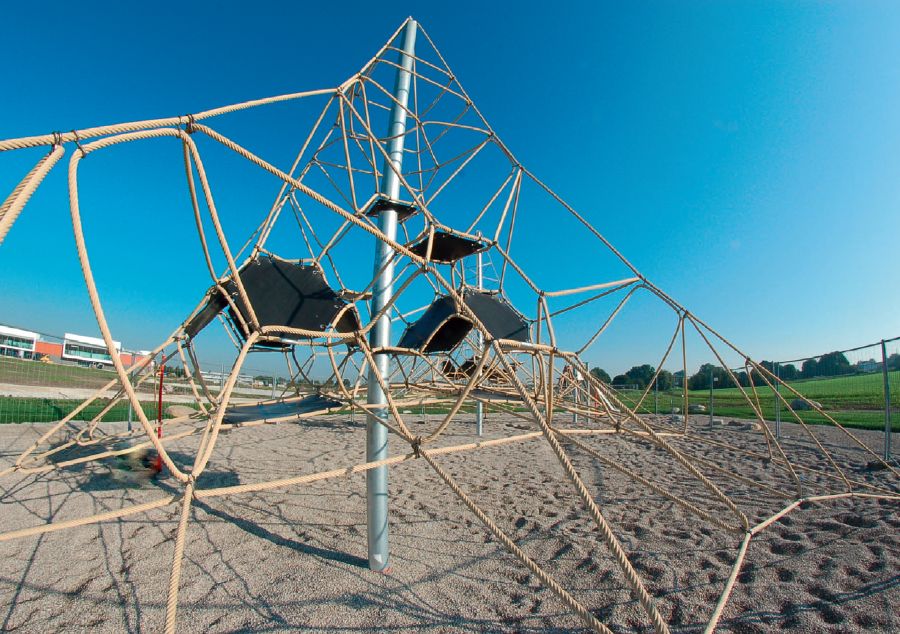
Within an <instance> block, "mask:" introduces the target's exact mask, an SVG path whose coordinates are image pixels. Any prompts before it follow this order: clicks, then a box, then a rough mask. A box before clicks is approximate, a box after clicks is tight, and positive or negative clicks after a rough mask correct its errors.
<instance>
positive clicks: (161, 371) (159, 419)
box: [154, 361, 166, 473]
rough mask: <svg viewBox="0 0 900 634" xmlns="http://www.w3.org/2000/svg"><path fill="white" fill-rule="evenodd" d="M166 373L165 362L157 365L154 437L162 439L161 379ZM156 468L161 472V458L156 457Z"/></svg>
mask: <svg viewBox="0 0 900 634" xmlns="http://www.w3.org/2000/svg"><path fill="white" fill-rule="evenodd" d="M165 372H166V362H165V361H162V362H161V363H160V364H159V399H158V401H157V403H156V437H157V438H162V415H163V409H162V407H163V378H164V377H165ZM154 466H155V467H156V471H157V473H158V472H160V471H162V456H160V455H157V456H156V462H155V464H154Z"/></svg>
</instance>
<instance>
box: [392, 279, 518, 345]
mask: <svg viewBox="0 0 900 634" xmlns="http://www.w3.org/2000/svg"><path fill="white" fill-rule="evenodd" d="M463 300H464V301H465V303H466V305H467V306H468V307H469V308H470V309H471V310H472V312H473V313H475V316H476V317H478V319H479V320H480V321H481V323H483V324H484V327H485V328H487V330H488V332H489V333H490V334H491V336H492V337H494V338H495V339H512V340H514V341H522V342H528V341H531V335H530V332H529V329H528V322H527V321H526V320H525V318H524V317H523V316H522V315H521V314H520V313H519V312H518V311H517V310H516V309H515V308H513V307H512V305H511V304H510V303H509V302H507V301H506V300H505V299H503V298H502V297H499V296H497V295H492V294H490V293H483V292H478V291H466V292H465V293H464V294H463ZM470 330H472V322H470V321H469V320H468V319H466V318H465V317H463V316H462V315H460V314H459V313H458V312H457V310H456V304H455V302H454V301H453V298H452V297H450V296H448V295H444V296H442V297H439V298H438V299H437V300H435V301H434V303H432V304H431V306H429V307H428V309H427V310H426V311H425V314H423V315H422V316H421V317H420V318H419V319H418V320H417V321H416V322H414V323H412V324H410V325H409V326H408V327H407V328H406V330H405V331H404V333H403V336H402V337H401V338H400V343H399V344H398V345H399V347H401V348H413V349H415V350H419V351H421V352H424V353H431V352H447V351H449V350H453V349H454V348H455V347H456V346H458V345H459V344H460V343H462V341H463V340H464V339H465V338H466V335H468V334H469V331H470Z"/></svg>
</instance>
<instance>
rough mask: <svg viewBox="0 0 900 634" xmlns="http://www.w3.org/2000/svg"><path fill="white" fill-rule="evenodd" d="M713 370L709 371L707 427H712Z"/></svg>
mask: <svg viewBox="0 0 900 634" xmlns="http://www.w3.org/2000/svg"><path fill="white" fill-rule="evenodd" d="M712 391H713V371H712V370H710V371H709V428H710V429H712V428H713V393H712Z"/></svg>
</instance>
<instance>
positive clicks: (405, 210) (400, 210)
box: [366, 198, 419, 223]
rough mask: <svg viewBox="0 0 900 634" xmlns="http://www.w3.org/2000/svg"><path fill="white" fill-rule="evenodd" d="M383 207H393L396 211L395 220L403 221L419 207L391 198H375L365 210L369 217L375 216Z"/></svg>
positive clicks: (416, 211)
mask: <svg viewBox="0 0 900 634" xmlns="http://www.w3.org/2000/svg"><path fill="white" fill-rule="evenodd" d="M385 209H393V210H394V211H396V212H397V222H399V223H403V222H405V221H406V219H407V218H409V217H410V216H413V215H415V214H417V213H418V212H419V208H418V207H416V206H415V205H411V204H409V203H404V202H400V201H399V200H391V199H390V198H377V199H376V200H375V202H374V203H372V206H371V207H369V209H368V211H366V215H367V216H369V217H373V218H374V217H377V216H378V215H380V214H381V212H382V211H384V210H385Z"/></svg>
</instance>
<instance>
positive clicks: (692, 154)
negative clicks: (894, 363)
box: [0, 1, 900, 373]
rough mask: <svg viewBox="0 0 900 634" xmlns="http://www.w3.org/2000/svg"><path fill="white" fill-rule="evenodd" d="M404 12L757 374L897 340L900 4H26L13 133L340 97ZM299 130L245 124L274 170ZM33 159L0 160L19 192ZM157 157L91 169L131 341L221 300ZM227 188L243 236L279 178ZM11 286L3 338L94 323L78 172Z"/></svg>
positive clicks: (6, 263)
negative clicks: (77, 229) (243, 103)
mask: <svg viewBox="0 0 900 634" xmlns="http://www.w3.org/2000/svg"><path fill="white" fill-rule="evenodd" d="M410 14H412V15H413V16H414V17H415V18H416V19H418V20H419V21H420V22H421V23H422V24H423V26H424V27H425V28H426V29H427V31H428V33H429V34H430V35H431V37H432V38H433V39H434V40H435V42H436V44H437V45H438V47H439V48H440V49H441V51H442V53H443V54H444V56H445V57H446V59H447V61H448V62H449V64H450V65H451V67H452V68H453V69H454V70H455V71H456V73H457V75H458V76H459V77H460V80H461V81H462V83H463V85H464V86H465V87H466V89H467V90H468V92H469V93H470V95H471V96H472V98H473V99H474V100H475V101H476V103H477V104H478V106H479V108H480V109H481V111H482V112H483V113H484V114H485V116H486V117H487V118H488V119H489V120H490V121H491V123H492V125H493V127H494V129H495V130H496V131H497V132H498V134H499V135H500V136H501V137H502V138H503V139H504V140H505V142H506V143H507V145H508V146H509V147H511V148H512V150H513V151H514V152H515V153H516V154H517V156H518V158H519V159H520V160H521V161H522V162H523V163H524V164H525V165H526V166H527V167H528V168H529V169H531V170H532V171H533V172H534V173H536V174H537V175H539V176H540V177H541V178H542V179H543V180H544V181H545V182H547V183H548V184H549V185H550V186H551V187H553V188H554V189H555V190H556V191H557V192H559V193H560V194H561V195H563V197H564V198H566V199H567V200H568V201H569V202H570V203H572V204H573V205H574V206H575V207H576V208H577V209H579V210H582V211H583V212H584V213H585V214H586V215H587V216H588V217H589V218H590V220H591V221H592V222H593V223H594V224H595V225H596V226H598V227H599V228H600V229H601V231H603V232H604V234H605V235H606V236H607V237H608V238H609V239H610V240H611V241H612V242H613V244H615V245H616V246H617V247H618V248H620V250H621V251H623V253H624V254H625V255H626V256H627V257H628V258H629V259H630V260H631V261H632V262H633V263H634V264H635V265H636V266H637V267H638V268H639V269H641V271H642V272H643V273H644V274H645V275H647V277H648V278H649V279H651V280H653V281H654V282H655V283H657V284H658V285H659V286H661V287H662V288H663V289H665V290H666V291H667V292H668V293H669V294H671V295H672V296H673V297H675V298H676V299H678V300H679V301H680V302H682V303H683V304H685V305H686V306H687V307H688V308H689V309H690V310H692V312H694V313H695V314H697V315H699V316H700V317H702V318H703V319H705V320H706V321H708V322H709V323H711V324H712V325H714V326H715V327H717V328H718V329H719V330H720V331H721V332H723V333H724V334H726V335H727V336H729V337H731V338H732V339H733V340H734V341H736V342H737V343H738V344H739V345H741V346H742V347H743V348H744V349H745V350H746V351H748V352H749V353H750V354H751V355H752V356H754V357H755V358H767V359H769V358H776V359H784V358H794V357H798V356H803V355H806V354H812V353H818V352H824V351H827V350H830V349H835V348H842V347H849V346H854V345H859V344H861V343H866V342H869V341H874V340H877V339H880V338H882V337H889V336H894V335H897V334H900V293H898V292H897V290H896V281H897V275H898V271H900V266H898V265H900V249H898V240H900V178H898V175H900V107H898V105H900V5H898V4H897V3H893V2H864V3H860V2H828V3H824V2H823V3H813V2H782V1H777V2H764V1H754V2H649V3H648V2H629V3H595V2H590V3H588V2H585V3H551V4H548V3H545V2H542V3H534V4H533V5H531V4H530V3H521V2H519V3H508V4H499V3H498V4H493V3H466V2H453V3H434V5H428V6H419V5H417V4H414V3H397V2H380V3H370V2H365V3H357V4H355V5H354V3H342V4H337V5H333V6H328V5H327V4H326V3H303V4H302V5H301V3H288V2H284V3H267V2H257V3H238V2H208V3H194V2H184V3H177V4H170V5H159V6H154V7H152V8H151V7H149V6H145V7H144V8H137V7H129V6H128V5H127V4H123V3H102V4H101V3H93V2H82V3H63V2H58V3H43V4H40V5H39V4H37V3H32V4H28V3H10V4H7V5H6V6H4V9H3V17H4V25H5V28H4V38H3V40H2V44H0V47H2V53H3V54H2V55H0V77H3V78H4V83H5V85H4V98H3V99H2V100H0V138H9V137H16V136H23V135H27V134H38V133H46V132H50V131H53V130H70V129H72V128H78V127H87V126H91V125H96V124H101V123H111V122H118V121H126V120H133V119H141V118H148V117H156V116H168V115H176V114H183V113H187V112H195V111H199V110H203V109H206V108H210V107H214V106H218V105H223V104H227V103H232V102H235V101H239V100H245V99H250V98H256V97H262V96H268V95H274V94H279V93H286V92H293V91H297V90H304V89H309V88H317V87H332V86H335V85H337V84H338V83H340V82H341V81H342V80H343V79H345V78H346V77H348V76H349V75H350V74H352V73H353V72H354V71H355V70H357V69H358V68H359V67H360V66H361V65H362V64H363V63H364V62H366V61H367V60H368V59H369V58H370V57H371V55H372V54H373V53H374V52H375V51H376V50H377V48H378V47H379V46H380V45H381V44H382V43H383V41H384V40H385V39H386V38H387V37H388V35H389V34H390V33H392V32H393V30H394V29H395V28H396V27H397V26H398V25H399V23H400V22H401V21H402V20H403V19H404V18H405V17H406V16H407V15H410ZM308 123H309V122H308V121H303V120H300V121H297V122H296V127H295V129H288V130H283V131H281V132H275V131H273V130H270V129H268V128H265V126H260V130H259V134H258V135H254V129H253V128H249V129H244V130H242V131H241V133H242V135H243V136H242V138H251V137H252V138H253V139H254V145H253V147H254V149H256V150H258V151H259V152H260V153H261V154H264V155H266V154H267V152H269V155H271V153H276V154H277V153H278V152H280V151H281V149H280V148H281V147H282V145H283V140H284V135H286V134H290V135H292V137H295V138H296V145H295V146H293V148H294V149H295V148H296V147H297V146H299V143H300V140H301V137H300V134H301V132H302V130H303V128H304V125H308ZM288 145H289V146H290V144H288ZM42 152H43V150H39V151H35V152H32V153H31V154H28V153H25V155H23V156H21V157H15V156H12V155H11V154H9V153H5V154H3V155H0V188H2V192H3V193H2V195H3V196H4V197H5V196H6V194H7V193H8V192H9V190H10V189H11V188H12V187H13V185H14V184H15V182H17V180H18V178H20V177H21V175H22V174H24V172H25V171H26V170H27V169H28V167H29V162H33V161H34V160H35V159H36V158H37V157H38V156H40V154H41V153H42ZM161 154H162V153H161ZM288 154H289V153H288ZM124 156H125V155H123V157H124ZM150 156H151V158H153V159H156V158H159V160H150V161H144V162H141V161H138V160H137V159H134V161H133V162H129V160H131V159H128V158H127V157H126V158H123V159H122V160H119V161H116V160H113V159H105V160H104V161H100V160H98V161H97V162H96V165H97V167H96V168H93V166H92V169H96V170H98V171H101V170H108V171H106V172H105V173H106V174H107V175H108V177H109V178H111V179H112V180H114V181H117V182H118V184H119V187H118V188H112V192H113V193H111V194H110V195H109V196H106V197H104V196H103V195H101V194H102V191H101V189H102V188H100V187H97V188H96V189H95V191H93V192H85V196H87V197H89V198H88V200H90V201H91V202H92V205H93V206H92V212H91V213H92V214H94V215H95V216H96V217H99V216H103V217H105V218H106V219H107V220H108V224H107V225H105V226H102V225H100V224H99V223H97V224H95V225H93V226H92V225H91V224H90V222H88V230H89V231H94V232H95V233H92V234H91V235H93V236H94V237H93V238H92V245H93V246H94V248H96V249H100V250H107V247H106V245H109V248H108V251H109V255H110V257H104V256H103V255H102V254H99V255H98V256H97V259H98V262H99V264H98V266H100V267H101V270H102V272H101V273H99V274H98V277H99V278H100V282H101V284H102V285H104V286H103V288H104V289H106V290H105V291H104V299H105V300H106V301H107V302H108V303H109V305H110V307H111V311H112V312H113V313H114V314H115V319H114V321H113V326H114V328H115V329H114V334H115V335H116V337H117V338H119V339H121V340H122V341H124V342H125V344H126V346H128V347H131V348H144V347H151V346H152V345H154V344H155V343H157V341H158V340H160V339H162V338H163V337H164V336H165V335H167V334H168V332H170V331H171V329H172V327H173V325H174V323H177V321H180V317H178V316H181V315H183V314H185V313H186V312H187V311H189V310H190V309H191V308H192V306H191V305H187V304H185V299H186V298H192V297H193V298H196V297H197V289H198V288H199V289H201V290H202V289H204V288H205V287H206V285H207V284H208V282H202V283H201V282H199V281H198V282H197V283H196V284H194V282H193V278H192V279H191V280H187V281H186V280H183V279H182V278H181V276H180V275H179V274H178V270H177V268H176V265H177V263H178V258H179V257H180V256H179V252H180V251H179V249H180V248H182V247H184V248H185V249H187V248H195V246H194V242H193V241H195V238H194V237H193V236H190V239H189V240H188V239H184V240H183V239H181V238H179V237H177V236H176V237H172V236H168V237H167V236H166V235H165V233H164V232H163V231H160V227H159V222H158V219H157V218H156V217H155V215H154V210H157V209H160V208H163V207H165V206H166V205H167V204H168V203H169V202H170V201H169V200H168V198H167V196H168V194H164V193H158V194H156V193H154V189H153V187H152V186H150V184H152V183H153V182H154V181H155V180H164V179H166V178H183V177H182V176H181V175H180V174H179V172H178V170H180V169H181V166H180V165H179V164H178V162H177V161H174V162H173V161H171V160H165V161H164V160H162V158H161V156H160V157H156V156H155V155H153V154H151V155H150ZM166 156H167V157H168V158H171V155H170V154H166ZM285 156H287V155H285ZM138 177H139V178H138ZM135 183H136V184H137V185H136V186H135V187H131V185H132V184H135ZM141 184H142V185H143V186H138V185H141ZM126 185H127V186H126ZM241 186H243V187H244V189H242V188H241ZM182 187H183V184H182ZM229 191H230V192H231V195H232V196H234V197H235V199H236V200H239V201H242V202H245V203H246V207H247V209H248V211H246V212H244V213H245V214H246V215H247V216H248V217H249V218H250V220H249V221H248V223H249V226H252V225H255V221H256V219H257V218H258V215H257V214H259V213H263V212H264V209H263V207H265V206H267V205H268V204H269V203H270V202H271V199H272V197H273V196H274V194H275V185H274V183H273V182H272V181H271V180H261V181H259V182H255V181H249V180H248V181H247V182H244V183H238V184H234V186H233V187H231V189H230V190H229ZM179 195H180V196H183V192H181V191H179ZM180 202H183V199H180ZM229 221H233V222H240V221H241V219H239V218H231V219H229ZM251 221H252V222H251ZM567 248H571V249H572V250H574V251H578V250H579V249H580V248H581V245H580V244H577V243H576V244H572V245H567ZM126 253H130V254H132V255H133V260H130V261H128V262H127V263H126V264H124V265H117V264H116V261H115V259H114V258H113V257H112V256H113V255H122V254H126ZM584 265H585V266H590V252H589V251H587V250H585V262H584ZM0 271H2V276H0V323H11V324H14V325H18V326H22V327H27V328H32V329H36V330H41V331H47V332H53V333H60V332H62V331H64V330H70V331H72V330H74V331H76V332H83V333H84V334H91V333H95V332H96V326H95V325H94V323H93V316H92V314H91V313H90V309H89V307H88V304H87V300H86V296H85V293H84V282H83V279H82V278H81V273H80V270H79V268H78V264H77V261H76V258H75V251H74V247H73V244H72V237H71V226H70V220H69V215H68V208H67V198H66V189H65V165H64V164H63V165H60V166H59V168H58V170H57V171H56V173H54V174H53V175H52V176H51V178H50V179H48V181H47V182H46V183H45V185H44V186H43V187H42V190H41V191H40V192H39V194H38V195H37V196H35V198H34V199H33V201H32V203H31V204H30V205H29V206H28V207H27V208H26V210H25V212H24V213H23V215H22V217H21V219H20V220H19V222H18V223H17V225H16V226H15V227H14V229H13V231H12V232H11V234H10V236H9V237H8V239H7V241H6V242H5V243H4V244H3V246H2V247H0ZM201 273H202V271H201ZM197 279H198V280H199V279H201V278H197ZM188 282H190V283H188ZM558 286H560V287H562V286H565V284H564V281H563V280H560V284H559V285H558ZM188 304H190V300H189V301H188ZM176 317H177V320H176ZM636 319H637V322H636V323H638V324H640V325H646V326H648V327H652V328H654V329H656V328H657V326H658V327H659V331H660V333H661V334H660V337H659V338H658V340H657V342H658V341H661V340H662V339H664V338H666V337H667V336H668V334H669V328H670V326H669V325H668V321H666V322H665V323H663V322H657V321H654V320H653V319H650V320H647V321H645V322H641V321H640V319H639V318H637V317H636ZM630 334H631V335H633V336H634V337H633V338H631V339H629V338H628V337H624V338H623V339H622V341H621V342H620V343H619V344H618V345H611V346H610V347H608V348H607V349H605V350H606V351H605V352H604V356H603V357H602V358H599V357H595V358H589V361H591V363H592V364H599V365H601V366H603V367H605V368H607V369H608V370H609V371H610V372H613V373H615V372H620V371H622V370H625V369H627V368H628V367H629V366H630V365H632V364H634V363H644V362H649V363H655V361H654V359H653V354H652V353H651V351H652V349H650V348H648V347H646V346H645V345H644V343H642V341H641V339H640V338H639V337H637V335H636V330H635V331H633V332H631V333H630ZM706 360H708V359H706V358H700V357H697V358H696V359H694V360H693V362H692V365H696V364H699V363H700V362H701V361H706Z"/></svg>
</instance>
